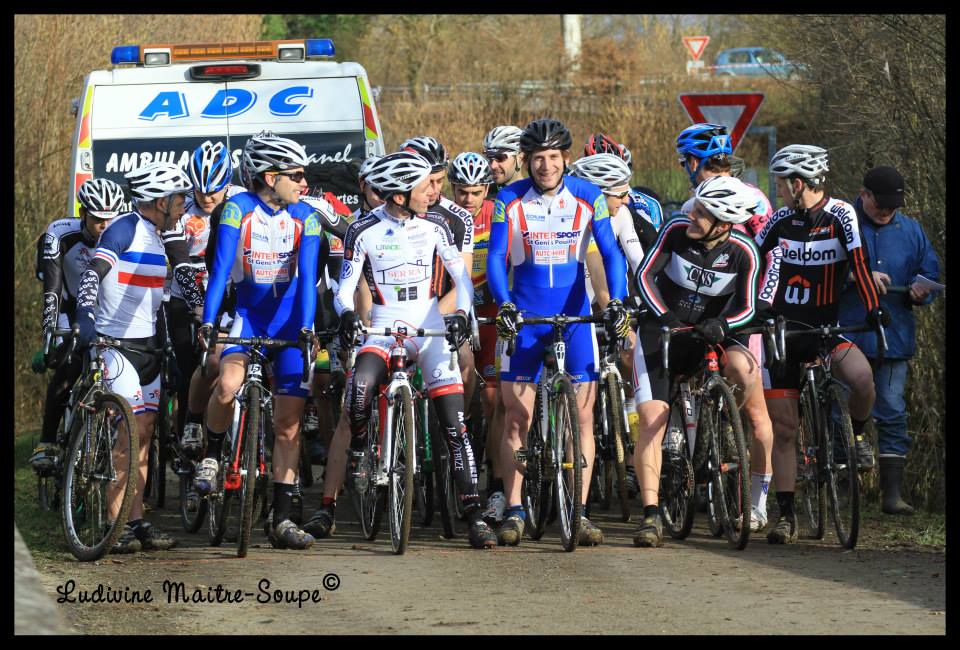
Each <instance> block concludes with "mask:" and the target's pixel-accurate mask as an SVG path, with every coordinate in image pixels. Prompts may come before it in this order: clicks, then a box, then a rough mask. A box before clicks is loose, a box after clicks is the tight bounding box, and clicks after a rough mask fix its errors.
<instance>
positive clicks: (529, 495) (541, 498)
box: [520, 397, 553, 539]
mask: <svg viewBox="0 0 960 650" xmlns="http://www.w3.org/2000/svg"><path fill="white" fill-rule="evenodd" d="M539 399H540V398H539V397H538V398H537V407H536V408H535V409H534V413H535V414H536V413H539V412H540V407H539ZM535 417H537V419H536V420H535V421H534V422H533V424H532V425H531V427H530V431H529V432H528V433H527V462H526V469H525V471H524V474H523V483H522V485H521V488H520V498H521V500H522V502H523V509H524V511H525V512H526V517H527V521H526V525H525V527H524V530H525V531H526V533H527V535H528V536H529V537H530V539H540V538H541V537H543V532H544V531H545V530H546V529H547V518H548V517H549V516H550V513H549V510H550V504H551V503H553V477H548V476H547V473H546V471H545V470H546V467H545V463H544V458H545V455H544V445H543V436H542V434H541V433H540V419H539V417H538V416H535Z"/></svg>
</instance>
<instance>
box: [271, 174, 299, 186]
mask: <svg viewBox="0 0 960 650" xmlns="http://www.w3.org/2000/svg"><path fill="white" fill-rule="evenodd" d="M271 173H272V174H274V175H275V176H286V177H287V178H289V179H290V180H292V181H293V182H294V183H299V182H300V181H302V180H303V179H304V178H305V177H306V174H305V173H304V172H302V171H299V172H271Z"/></svg>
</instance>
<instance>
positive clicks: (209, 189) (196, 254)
mask: <svg viewBox="0 0 960 650" xmlns="http://www.w3.org/2000/svg"><path fill="white" fill-rule="evenodd" d="M187 172H188V173H189V175H190V180H191V182H192V183H193V192H191V193H190V194H188V195H187V199H186V201H185V204H184V213H183V216H182V217H181V218H180V221H179V222H178V227H177V228H176V229H174V230H171V231H168V232H165V233H163V240H164V242H172V241H175V240H177V239H181V240H184V241H185V242H186V244H187V246H188V247H189V251H190V264H191V266H193V267H195V268H196V274H197V277H198V278H199V279H200V281H201V282H202V283H203V285H202V286H203V288H205V287H206V282H207V272H206V265H205V264H204V255H205V253H206V249H207V242H208V240H209V238H210V213H211V212H213V211H214V209H215V208H216V207H217V206H218V205H220V204H221V203H223V202H224V200H226V199H228V198H230V197H231V196H233V195H234V194H237V193H239V192H243V191H244V188H243V187H241V186H239V185H232V184H231V181H232V180H233V163H231V161H230V150H229V149H227V147H226V145H225V144H224V143H222V142H217V143H216V144H214V143H213V142H211V141H210V140H207V141H205V142H204V143H203V144H201V145H200V146H199V147H197V148H196V149H194V151H193V155H191V157H190V163H189V165H188V166H187ZM199 316H200V314H194V313H193V311H192V310H191V309H190V308H189V307H188V306H187V302H186V300H185V299H184V297H183V294H182V292H181V291H180V286H179V284H178V283H176V282H174V283H173V284H172V285H171V287H170V300H169V302H168V303H167V323H168V333H169V335H170V341H171V343H172V344H173V352H174V355H175V356H176V359H177V370H178V380H177V400H178V402H179V403H180V404H182V405H184V406H186V407H187V408H180V409H177V411H178V413H177V431H182V432H183V436H182V437H181V446H182V447H183V450H184V452H185V453H187V454H189V455H191V456H192V455H196V454H199V453H200V451H201V450H202V449H203V411H204V409H205V407H206V403H207V400H208V399H209V397H210V384H211V383H212V379H207V378H204V377H201V376H200V375H199V374H197V375H196V376H195V375H194V371H195V370H196V368H197V364H198V362H199V359H198V357H197V354H196V351H195V349H194V341H195V340H196V336H195V333H194V327H193V325H194V322H195V321H196V320H198V319H199ZM213 363H214V365H213V366H212V367H211V369H210V372H209V374H208V375H207V376H208V377H211V378H215V377H216V365H215V364H216V361H214V362H213Z"/></svg>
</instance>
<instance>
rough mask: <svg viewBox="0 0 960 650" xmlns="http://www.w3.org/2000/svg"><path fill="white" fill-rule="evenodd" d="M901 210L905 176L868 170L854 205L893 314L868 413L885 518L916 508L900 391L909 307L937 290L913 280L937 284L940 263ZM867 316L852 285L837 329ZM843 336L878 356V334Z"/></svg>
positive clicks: (909, 334) (909, 337)
mask: <svg viewBox="0 0 960 650" xmlns="http://www.w3.org/2000/svg"><path fill="white" fill-rule="evenodd" d="M902 206H903V177H901V176H900V174H899V173H898V172H897V170H896V169H894V168H893V167H888V166H880V167H874V168H873V169H871V170H870V171H869V172H867V175H866V176H864V178H863V187H861V188H860V198H858V199H857V201H856V204H855V208H856V210H857V214H858V216H859V217H860V219H859V221H860V226H861V229H862V231H863V232H862V238H863V241H864V244H865V246H866V247H867V257H868V261H869V264H870V270H871V271H873V276H874V279H875V280H876V283H877V290H878V291H879V293H880V294H881V297H880V304H881V305H882V306H883V309H884V311H886V312H887V313H889V314H890V316H891V324H890V327H888V328H887V330H886V338H887V347H888V349H887V352H886V354H885V355H884V359H883V363H882V364H881V365H880V366H879V367H877V368H876V369H875V370H874V385H875V386H876V391H877V399H876V402H875V403H874V405H873V413H872V415H873V418H874V421H875V422H876V426H877V438H878V443H879V444H878V447H879V459H880V492H881V494H882V497H883V511H884V512H885V513H887V514H904V515H909V514H913V508H912V507H911V506H910V505H909V504H908V503H906V502H905V501H904V500H903V499H902V498H901V497H900V485H901V482H902V480H903V468H904V465H905V464H906V461H907V452H908V451H909V450H910V446H911V441H910V436H909V435H907V411H906V402H905V401H904V398H903V392H904V384H905V383H906V379H907V365H908V363H909V361H910V357H912V356H913V353H914V351H915V349H916V320H915V318H914V315H913V308H914V307H917V306H919V305H927V304H929V303H931V302H932V301H933V299H934V298H935V297H936V292H933V291H931V290H930V289H929V288H924V287H923V286H921V284H920V283H919V282H918V276H920V275H922V276H924V277H926V278H927V279H929V280H934V281H939V279H940V264H939V261H938V259H937V254H936V252H935V251H934V250H933V246H932V245H931V244H930V240H929V239H927V236H926V234H925V233H924V232H923V228H922V227H921V226H920V224H919V223H918V222H917V221H916V220H914V219H911V218H910V217H908V216H906V215H905V214H903V213H902V212H900V211H898V210H897V208H900V207H902ZM891 285H893V286H907V287H909V292H908V293H903V294H891V293H887V289H886V287H887V286H891ZM865 318H866V315H865V314H864V311H863V305H862V304H861V302H860V300H859V299H858V298H857V292H856V290H855V289H854V287H853V284H852V283H850V284H848V285H847V289H846V290H845V291H844V293H843V295H842V296H841V298H840V324H841V325H856V324H859V323H863V322H864V320H865ZM847 336H848V338H850V339H851V340H852V341H853V342H854V343H856V344H857V347H859V348H860V349H861V350H863V353H864V354H865V355H866V356H867V357H868V358H870V359H871V360H872V359H875V358H876V356H877V337H876V334H874V333H873V332H866V333H859V334H850V335H847Z"/></svg>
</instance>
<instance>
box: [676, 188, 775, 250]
mask: <svg viewBox="0 0 960 650" xmlns="http://www.w3.org/2000/svg"><path fill="white" fill-rule="evenodd" d="M744 185H746V186H747V187H749V188H750V189H752V190H753V193H754V195H755V196H756V205H755V206H754V208H753V216H752V217H750V218H749V219H748V220H747V221H746V222H745V223H738V224H734V226H733V228H734V230H739V231H740V232H742V233H744V234H746V235H749V236H750V237H756V236H757V235H758V234H759V233H760V231H761V230H763V227H764V226H765V225H767V221H769V220H770V217H771V215H772V214H773V207H772V206H771V205H770V199H768V198H767V195H766V194H764V193H763V190H761V189H760V188H759V187H757V186H756V185H751V184H750V183H744ZM695 200H696V199H694V198H693V197H690V198H689V199H687V200H686V202H685V203H684V204H683V207H682V208H680V212H682V213H683V214H684V215H687V214H690V211H691V210H693V203H694V201H695Z"/></svg>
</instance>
